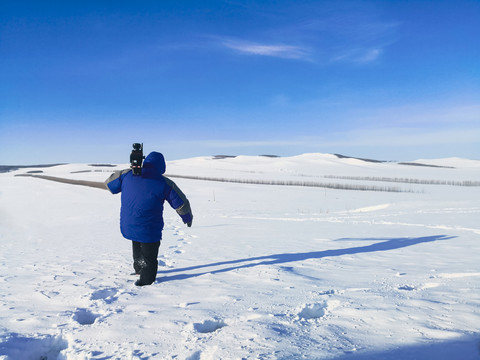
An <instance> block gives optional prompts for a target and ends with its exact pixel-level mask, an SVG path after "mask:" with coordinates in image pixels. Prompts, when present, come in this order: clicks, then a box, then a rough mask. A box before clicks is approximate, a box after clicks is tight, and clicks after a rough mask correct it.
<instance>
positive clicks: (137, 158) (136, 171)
mask: <svg viewBox="0 0 480 360" xmlns="http://www.w3.org/2000/svg"><path fill="white" fill-rule="evenodd" d="M143 159H145V156H143V143H141V144H139V143H134V144H133V150H132V153H131V154H130V167H131V168H132V172H133V175H136V176H138V175H142V162H143Z"/></svg>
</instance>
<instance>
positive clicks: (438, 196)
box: [0, 154, 480, 360]
mask: <svg viewBox="0 0 480 360" xmlns="http://www.w3.org/2000/svg"><path fill="white" fill-rule="evenodd" d="M418 162H419V163H422V164H431V165H436V166H447V167H423V166H412V165H400V164H397V163H371V162H365V161H361V160H356V159H339V158H337V157H336V156H334V155H326V154H305V155H301V156H296V157H291V158H267V157H244V156H241V157H237V158H226V159H213V158H211V157H202V158H194V159H187V160H181V161H173V162H170V163H168V165H167V172H168V173H169V174H172V175H183V176H199V177H214V178H222V179H242V180H245V179H250V180H262V181H269V180H272V181H273V180H285V181H287V180H288V181H300V180H304V181H312V182H316V183H341V184H358V185H372V184H373V185H377V186H394V187H396V188H397V190H399V191H400V192H383V191H382V192H380V191H378V192H377V191H353V190H333V189H328V188H321V187H301V186H273V185H253V184H240V183H225V182H216V181H203V180H192V179H184V178H173V177H172V179H173V180H174V181H175V182H176V183H177V184H178V185H179V187H180V188H181V189H182V190H183V191H184V192H185V194H186V195H187V196H188V197H189V199H190V201H191V204H192V208H193V211H194V223H193V226H192V228H186V227H185V225H183V224H182V223H181V221H180V218H179V217H178V216H177V215H176V213H175V212H174V211H173V210H172V209H170V208H168V205H167V206H166V210H165V219H166V227H165V230H164V236H163V241H162V245H161V248H160V254H161V255H160V256H159V262H160V267H159V273H158V277H157V282H156V283H155V284H154V285H152V286H147V287H143V288H137V287H135V286H134V281H135V280H136V279H135V277H134V276H131V275H129V274H130V273H131V272H132V270H133V268H132V264H131V244H130V242H129V241H127V240H125V239H123V238H122V236H121V234H120V231H119V208H120V197H119V196H114V195H111V194H110V193H109V192H108V191H106V190H101V189H97V188H90V187H84V186H78V185H69V184H63V183H57V182H52V181H47V180H43V179H36V178H30V177H15V176H14V175H16V174H23V173H26V172H28V171H32V170H33V171H43V174H44V175H51V176H56V177H63V178H71V179H79V180H89V181H103V180H104V179H105V178H107V177H108V176H109V174H110V172H111V171H113V170H114V169H120V168H122V167H123V166H118V167H113V168H112V167H105V166H95V167H94V166H89V165H85V164H70V165H59V166H55V167H50V168H42V169H20V170H16V171H13V172H9V173H4V174H0V359H27V360H28V359H35V360H39V359H49V360H51V359H69V360H73V359H98V360H99V359H199V360H203V359H337V360H344V359H479V358H480V261H479V256H480V255H479V254H480V225H479V224H480V223H479V220H478V219H479V214H480V186H457V185H439V184H428V183H425V182H428V181H432V180H433V181H449V182H465V181H471V182H475V181H478V180H480V161H474V160H465V159H441V160H420V161H418ZM125 166H126V165H125ZM451 167H454V168H451ZM367 177H368V178H369V180H365V178H367ZM360 178H362V179H363V180H362V179H360ZM381 178H384V179H383V181H381ZM392 179H396V180H397V182H394V183H392V182H390V181H391V180H392ZM399 179H404V180H405V179H408V180H409V181H406V180H405V181H404V182H401V181H400V182H398V180H399ZM412 180H422V181H420V182H417V183H415V182H412ZM387 181H388V182H387Z"/></svg>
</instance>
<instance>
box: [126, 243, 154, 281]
mask: <svg viewBox="0 0 480 360" xmlns="http://www.w3.org/2000/svg"><path fill="white" fill-rule="evenodd" d="M159 247H160V241H157V242H153V243H141V242H137V241H132V248H133V268H134V269H135V272H136V273H137V274H140V283H141V284H142V285H150V284H152V283H153V282H154V281H155V278H156V277H157V269H158V260H157V257H158V248H159Z"/></svg>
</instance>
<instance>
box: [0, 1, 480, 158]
mask: <svg viewBox="0 0 480 360" xmlns="http://www.w3.org/2000/svg"><path fill="white" fill-rule="evenodd" d="M479 39H480V1H477V0H475V1H473V0H472V1H462V0H460V1H457V0H455V1H441V0H438V1H421V0H420V1H299V0H295V1H281V0H280V1H236V0H231V1H220V0H218V1H208V0H202V1H179V0H177V1H169V0H166V1H46V0H43V1H22V0H18V1H1V2H0V163H1V164H37V163H51V162H116V163H119V162H128V156H129V153H130V150H131V143H133V142H143V143H144V144H145V151H146V152H149V151H152V150H156V151H161V152H163V153H164V154H165V155H166V157H167V159H169V160H172V159H179V158H187V157H194V156H203V155H215V154H232V155H233V154H235V155H237V154H244V155H259V154H276V155H281V156H290V155H297V154H301V153H308V152H323V153H341V154H345V155H351V156H358V157H370V158H376V159H383V160H414V159H418V158H439V157H450V156H459V157H466V158H471V159H480V40H479Z"/></svg>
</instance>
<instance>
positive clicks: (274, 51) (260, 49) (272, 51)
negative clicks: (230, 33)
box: [222, 39, 309, 60]
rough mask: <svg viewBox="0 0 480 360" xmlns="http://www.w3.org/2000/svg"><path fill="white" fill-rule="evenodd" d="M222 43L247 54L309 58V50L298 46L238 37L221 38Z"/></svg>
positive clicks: (283, 57) (298, 58) (297, 58)
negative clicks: (245, 39)
mask: <svg viewBox="0 0 480 360" xmlns="http://www.w3.org/2000/svg"><path fill="white" fill-rule="evenodd" d="M222 45H223V46H224V47H226V48H229V49H232V50H236V51H238V52H241V53H244V54H248V55H260V56H271V57H277V58H282V59H296V60H307V59H308V58H309V51H308V50H307V49H305V48H302V47H299V46H292V45H278V44H264V43H256V42H249V41H244V40H238V39H226V40H223V41H222Z"/></svg>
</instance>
